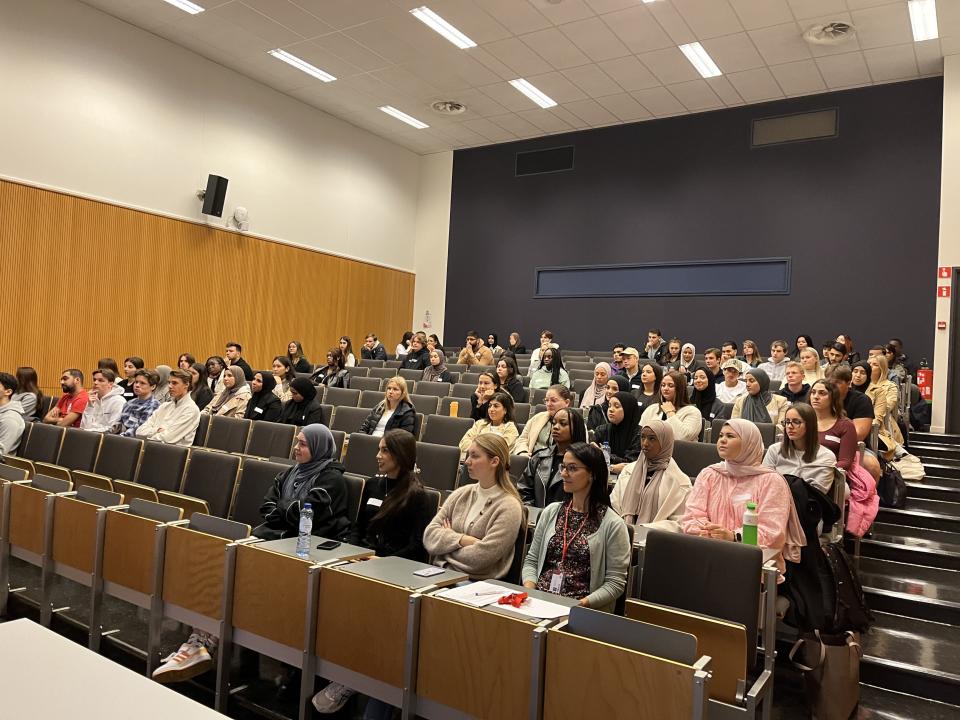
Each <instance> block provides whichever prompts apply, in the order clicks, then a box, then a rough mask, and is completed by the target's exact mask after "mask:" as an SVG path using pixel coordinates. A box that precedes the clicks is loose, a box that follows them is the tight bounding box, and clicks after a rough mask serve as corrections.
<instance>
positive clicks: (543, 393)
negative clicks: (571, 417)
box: [530, 388, 572, 405]
mask: <svg viewBox="0 0 960 720" xmlns="http://www.w3.org/2000/svg"><path fill="white" fill-rule="evenodd" d="M549 389H550V388H533V389H532V390H531V391H530V404H531V405H539V404H540V403H542V402H544V401H545V400H546V399H547V390H549ZM571 404H572V403H571Z"/></svg>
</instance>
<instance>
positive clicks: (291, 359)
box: [284, 340, 303, 365]
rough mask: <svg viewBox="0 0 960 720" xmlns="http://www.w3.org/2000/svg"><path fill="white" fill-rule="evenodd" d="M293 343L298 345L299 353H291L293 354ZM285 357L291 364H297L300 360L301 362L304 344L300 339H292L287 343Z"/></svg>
mask: <svg viewBox="0 0 960 720" xmlns="http://www.w3.org/2000/svg"><path fill="white" fill-rule="evenodd" d="M291 345H296V346H297V354H296V355H291V354H290V346H291ZM284 357H286V358H287V361H288V362H289V363H290V364H291V365H296V364H297V363H298V362H300V360H302V359H303V345H301V344H300V341H299V340H291V341H290V342H288V343H287V354H286V355H284Z"/></svg>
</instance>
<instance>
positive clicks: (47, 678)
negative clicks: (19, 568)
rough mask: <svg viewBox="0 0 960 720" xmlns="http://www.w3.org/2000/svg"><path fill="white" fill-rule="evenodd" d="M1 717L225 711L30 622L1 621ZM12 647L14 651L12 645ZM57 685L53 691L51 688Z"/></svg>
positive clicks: (210, 717) (152, 718)
mask: <svg viewBox="0 0 960 720" xmlns="http://www.w3.org/2000/svg"><path fill="white" fill-rule="evenodd" d="M0 646H2V647H4V648H6V650H7V651H6V652H3V653H0V697H2V698H3V701H2V702H3V712H2V714H3V716H4V717H10V718H28V717H30V718H71V720H129V719H130V718H137V719H138V720H170V718H177V719H178V720H223V717H224V716H223V715H221V714H219V713H217V712H214V711H213V710H211V709H210V708H207V707H204V706H203V705H200V704H199V703H197V702H195V701H193V700H191V699H189V698H187V697H184V696H183V695H180V694H179V693H177V692H175V691H173V690H170V689H169V688H167V687H164V686H163V685H160V684H159V683H156V682H154V681H153V680H150V679H149V678H147V677H144V676H143V675H139V674H137V673H135V672H133V671H132V670H128V669H127V668H125V667H123V666H122V665H118V664H117V663H115V662H113V661H112V660H108V659H107V658H105V657H102V656H100V655H97V654H96V653H93V652H90V651H89V650H87V649H86V648H85V647H83V646H82V645H78V644H76V643H74V642H71V641H70V640H67V639H66V638H64V637H61V636H60V635H57V634H56V633H54V632H52V631H50V630H47V629H46V628H43V627H41V626H40V625H37V624H36V623H33V622H31V621H30V620H13V621H11V622H7V623H2V624H0ZM14 648H15V649H16V650H15V651H13V649H14ZM51 688H55V689H56V691H55V692H50V689H51Z"/></svg>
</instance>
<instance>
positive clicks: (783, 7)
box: [730, 0, 793, 30]
mask: <svg viewBox="0 0 960 720" xmlns="http://www.w3.org/2000/svg"><path fill="white" fill-rule="evenodd" d="M730 4H731V5H732V6H733V9H734V11H736V13H737V15H738V16H739V18H740V22H741V23H742V24H743V27H745V28H746V29H747V30H756V29H757V28H764V27H770V26H771V25H781V24H783V23H788V22H792V21H793V13H792V12H791V11H790V6H789V5H787V0H730Z"/></svg>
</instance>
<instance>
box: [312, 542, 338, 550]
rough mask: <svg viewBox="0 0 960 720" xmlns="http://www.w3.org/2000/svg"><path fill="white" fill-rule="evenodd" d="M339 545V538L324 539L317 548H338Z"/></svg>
mask: <svg viewBox="0 0 960 720" xmlns="http://www.w3.org/2000/svg"><path fill="white" fill-rule="evenodd" d="M338 547H340V541H339V540H324V541H323V542H322V543H320V544H319V545H317V550H336V549H337V548H338Z"/></svg>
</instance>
